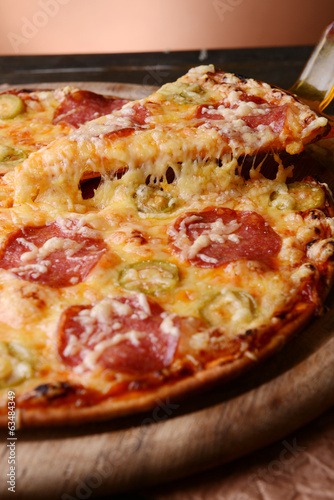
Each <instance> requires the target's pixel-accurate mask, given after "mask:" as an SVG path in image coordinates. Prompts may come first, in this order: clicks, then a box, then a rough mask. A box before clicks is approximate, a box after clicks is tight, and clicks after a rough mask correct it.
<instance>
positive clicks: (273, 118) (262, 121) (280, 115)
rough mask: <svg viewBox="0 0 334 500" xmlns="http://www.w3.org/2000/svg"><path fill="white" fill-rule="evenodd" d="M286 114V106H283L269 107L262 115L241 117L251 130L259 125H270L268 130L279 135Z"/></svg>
mask: <svg viewBox="0 0 334 500" xmlns="http://www.w3.org/2000/svg"><path fill="white" fill-rule="evenodd" d="M287 112H288V105H287V104H284V105H283V106H271V107H270V108H269V109H268V111H267V112H266V113H265V114H263V115H260V114H259V115H251V116H243V117H242V120H243V121H244V122H246V124H247V125H248V127H250V128H252V129H254V128H256V127H258V126H259V125H270V128H271V129H272V130H273V131H274V132H276V133H277V134H279V133H280V132H281V131H282V130H283V127H284V124H285V121H286V117H287Z"/></svg>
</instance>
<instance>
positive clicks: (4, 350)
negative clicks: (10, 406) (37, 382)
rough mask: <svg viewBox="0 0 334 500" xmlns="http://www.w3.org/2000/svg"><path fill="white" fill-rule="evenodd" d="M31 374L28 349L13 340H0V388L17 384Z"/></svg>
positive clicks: (30, 360)
mask: <svg viewBox="0 0 334 500" xmlns="http://www.w3.org/2000/svg"><path fill="white" fill-rule="evenodd" d="M32 374H33V369H32V358H31V355H30V353H29V352H28V350H27V349H26V348H25V347H22V346H19V345H18V344H14V343H13V342H10V343H8V342H0V388H4V387H11V386H14V385H17V384H19V383H21V382H23V381H24V380H26V379H28V378H30V377H31V376H32Z"/></svg>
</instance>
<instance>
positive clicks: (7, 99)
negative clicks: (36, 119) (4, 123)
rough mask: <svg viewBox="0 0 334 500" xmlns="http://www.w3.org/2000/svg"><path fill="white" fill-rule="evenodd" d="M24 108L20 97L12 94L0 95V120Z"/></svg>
mask: <svg viewBox="0 0 334 500" xmlns="http://www.w3.org/2000/svg"><path fill="white" fill-rule="evenodd" d="M24 110H25V107H24V102H23V101H22V99H21V98H20V97H19V96H17V95H14V94H1V95H0V120H10V119H11V118H15V117H16V116H18V115H20V114H21V113H23V112H24Z"/></svg>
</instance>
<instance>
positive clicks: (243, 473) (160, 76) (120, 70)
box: [0, 47, 334, 500]
mask: <svg viewBox="0 0 334 500" xmlns="http://www.w3.org/2000/svg"><path fill="white" fill-rule="evenodd" d="M311 52H312V47H284V48H261V49H243V50H240V49H236V50H212V51H191V52H172V53H154V52H152V53H146V54H94V55H93V54H90V55H66V56H50V57H47V56H8V57H6V56H3V57H0V83H9V84H14V85H19V86H22V85H24V84H31V83H43V82H68V81H73V82H75V81H80V82H82V81H101V82H123V83H136V84H140V85H158V86H159V85H162V84H163V83H165V82H167V81H172V80H174V79H176V78H177V77H179V76H181V75H182V74H183V73H185V72H186V71H187V69H188V68H190V67H192V66H194V65H198V64H209V63H213V64H215V65H216V66H217V67H220V68H221V69H223V70H225V71H231V72H235V73H238V74H242V75H245V76H248V77H253V78H257V79H260V80H264V81H267V82H268V83H271V84H274V85H278V86H280V87H282V88H289V87H291V85H292V84H293V82H294V81H295V80H296V78H297V77H298V75H299V74H300V72H301V70H302V68H303V66H304V64H305V62H306V61H307V59H308V57H309V55H310V54H311ZM85 494H86V495H87V494H88V493H87V492H86V493H85ZM89 497H92V498H97V497H99V495H98V489H97V490H94V491H91V492H90V493H89ZM85 498H88V497H87V496H85ZM103 498H104V499H105V500H107V499H106V497H103ZM136 498H137V499H138V500H139V499H145V500H146V499H147V500H204V499H205V500H206V499H207V500H209V499H210V500H218V499H219V500H221V499H222V500H322V499H334V409H331V410H328V411H327V412H326V413H325V414H323V415H322V416H320V417H319V418H317V419H316V420H315V421H313V422H312V423H310V424H308V425H306V426H305V427H303V428H302V429H300V430H298V431H297V432H295V433H293V434H292V435H288V436H286V437H285V438H284V439H282V440H280V441H279V442H277V443H274V444H273V445H271V446H269V447H267V448H265V449H262V450H260V451H257V452H255V453H253V454H251V455H248V456H246V457H244V458H241V459H238V460H237V461H235V462H233V463H230V464H227V465H226V464H225V465H223V466H220V467H217V468H215V469H212V470H210V471H208V472H203V473H200V474H198V473H197V474H196V476H191V477H188V478H184V479H181V480H177V481H175V482H173V483H170V484H168V485H167V484H161V485H159V486H155V487H154V488H150V489H147V490H145V491H142V492H133V493H127V494H123V495H113V496H110V497H108V500H130V499H131V500H132V499H136Z"/></svg>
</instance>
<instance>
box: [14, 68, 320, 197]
mask: <svg viewBox="0 0 334 500" xmlns="http://www.w3.org/2000/svg"><path fill="white" fill-rule="evenodd" d="M326 132H328V123H327V120H326V118H324V117H319V116H317V115H316V113H314V112H313V111H311V110H310V109H309V108H308V107H307V106H306V105H304V104H302V103H300V102H299V101H298V100H297V99H296V98H295V97H294V96H292V95H289V94H287V93H284V92H283V91H281V90H278V89H276V88H272V87H270V86H269V85H267V84H265V83H262V82H257V81H255V80H252V79H243V78H241V77H238V76H235V75H231V74H228V73H224V72H221V71H216V70H215V69H214V67H213V66H200V67H198V68H194V69H192V70H190V71H189V72H188V74H186V75H185V76H183V77H181V78H180V79H179V80H178V81H177V82H174V83H171V84H166V85H164V86H163V87H161V88H160V89H159V90H158V91H157V92H156V93H154V94H152V95H151V96H149V97H147V98H146V99H143V100H139V101H134V102H131V103H129V104H127V105H126V106H124V107H123V108H122V109H121V110H119V111H117V112H115V113H114V114H113V115H107V116H105V117H102V118H100V119H97V120H94V121H91V122H89V123H87V124H86V125H85V126H83V127H81V128H80V129H78V130H77V131H76V132H74V133H72V134H70V135H69V136H67V137H66V138H63V139H61V140H60V141H58V142H55V143H53V144H52V145H50V147H48V148H46V149H44V150H43V151H42V152H40V153H39V154H37V155H33V156H32V157H31V158H30V159H29V160H28V161H26V162H24V164H23V165H22V167H20V168H19V169H17V175H16V178H15V190H16V194H15V202H16V203H22V202H27V201H36V202H38V201H39V200H43V199H44V197H45V196H47V197H48V199H49V201H50V199H51V198H52V197H55V199H56V201H55V203H58V202H59V201H61V199H63V200H66V203H72V204H73V205H74V204H80V203H81V201H82V196H81V193H80V189H79V188H80V186H81V185H82V184H83V183H85V181H87V180H88V179H92V178H95V179H102V178H103V180H106V181H108V180H109V179H110V178H112V179H114V178H115V177H116V178H118V177H119V176H121V175H123V174H124V173H126V172H128V171H129V175H128V177H130V176H131V175H132V174H134V172H136V171H138V170H140V174H139V173H138V172H137V175H141V176H142V177H143V179H144V180H145V179H146V178H147V177H148V176H150V175H151V176H152V179H153V178H161V177H163V176H166V174H167V171H168V168H169V167H170V168H171V169H173V172H174V175H176V176H178V175H183V173H185V172H186V171H187V170H189V169H187V165H188V164H190V165H191V167H190V171H191V172H192V169H193V166H192V164H193V162H196V164H197V166H198V168H199V169H201V168H202V167H205V166H206V165H207V164H208V163H209V162H216V161H219V162H220V163H221V164H223V168H224V169H226V168H225V167H226V166H227V165H229V169H227V170H230V171H233V166H234V164H233V162H231V161H227V160H228V159H229V158H232V159H233V160H235V159H237V158H239V157H241V156H246V155H255V154H259V153H261V152H269V153H272V152H274V151H282V150H286V151H287V152H288V153H291V154H294V153H298V152H300V151H301V150H302V149H303V147H304V145H305V144H308V143H310V142H312V141H314V140H315V139H316V138H318V137H320V136H321V135H324V134H325V133H326ZM181 171H182V174H181ZM169 172H170V173H171V170H170V171H169ZM167 181H168V180H167ZM136 182H137V181H136ZM51 192H52V194H51Z"/></svg>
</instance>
